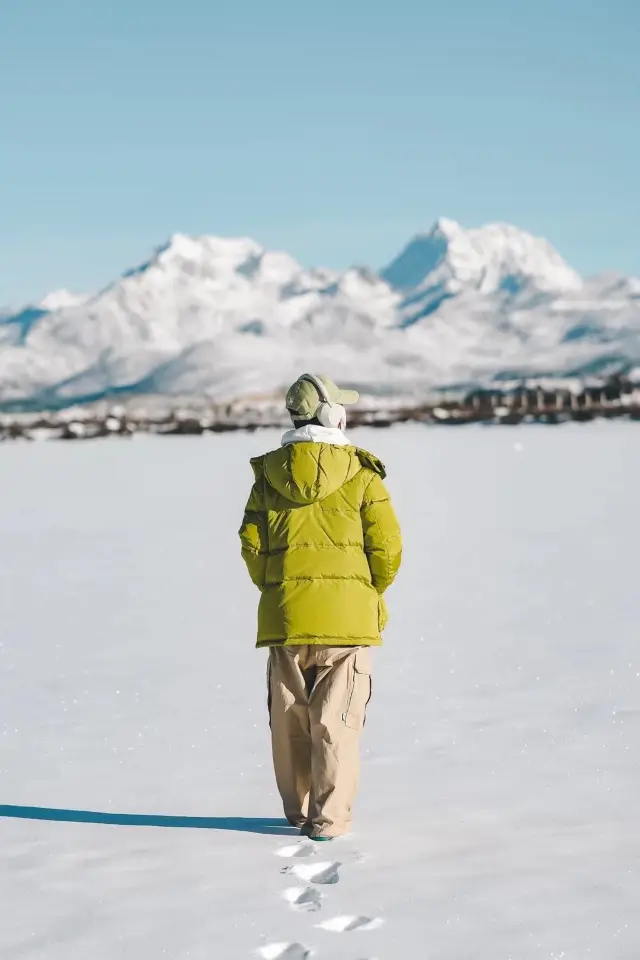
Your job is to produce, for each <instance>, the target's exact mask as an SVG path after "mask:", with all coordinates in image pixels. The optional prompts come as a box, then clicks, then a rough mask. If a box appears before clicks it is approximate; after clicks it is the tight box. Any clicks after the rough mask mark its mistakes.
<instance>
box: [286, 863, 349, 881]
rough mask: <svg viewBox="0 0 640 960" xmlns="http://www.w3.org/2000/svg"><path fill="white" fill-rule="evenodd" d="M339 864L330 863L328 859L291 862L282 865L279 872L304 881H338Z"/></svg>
mask: <svg viewBox="0 0 640 960" xmlns="http://www.w3.org/2000/svg"><path fill="white" fill-rule="evenodd" d="M341 866H342V864H341V863H330V862H329V861H321V862H320V863H293V864H291V865H290V866H288V867H283V868H282V870H281V871H280V873H283V874H289V875H291V876H292V877H296V878H297V879H298V880H304V881H305V883H322V884H327V883H338V882H339V881H340V872H339V871H340V867H341Z"/></svg>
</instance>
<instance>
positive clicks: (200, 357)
mask: <svg viewBox="0 0 640 960" xmlns="http://www.w3.org/2000/svg"><path fill="white" fill-rule="evenodd" d="M638 363H640V280H637V279H634V278H626V277H621V276H611V275H609V276H605V277H601V278H599V279H595V280H588V281H585V280H583V279H582V278H581V277H580V275H579V274H577V273H576V272H575V271H574V270H572V269H571V267H569V266H568V265H567V264H566V263H565V261H564V260H563V259H562V258H561V257H560V256H559V254H558V253H556V251H555V250H554V249H553V248H552V247H551V246H550V245H549V244H548V243H547V242H546V241H545V240H541V239H538V238H535V237H533V236H531V234H528V233H526V232H525V231H522V230H518V229H517V228H515V227H512V226H509V225H506V224H490V225H488V226H484V227H481V228H479V229H475V230H465V229H464V228H463V227H461V226H460V225H459V224H457V223H454V222H453V221H451V220H445V219H441V220H439V221H438V222H437V223H436V224H435V226H434V227H433V229H432V230H431V231H430V232H429V233H427V234H421V235H418V236H416V237H415V238H414V239H413V240H412V241H411V242H410V243H409V244H408V245H407V246H406V247H405V249H404V250H403V251H402V252H401V253H400V255H399V256H398V257H397V258H396V259H395V260H394V261H393V262H392V263H391V264H390V265H389V266H388V267H387V268H386V269H384V270H383V271H381V273H379V274H378V273H374V272H372V271H370V270H367V269H364V268H351V269H349V270H346V271H344V272H339V271H333V270H326V269H305V268H303V267H302V266H301V265H300V264H299V263H297V262H296V261H295V260H294V259H293V258H292V257H290V256H289V255H288V254H286V253H282V252H275V251H269V250H266V249H264V248H263V247H262V246H260V245H259V244H258V243H256V242H255V241H254V240H251V239H246V238H240V239H238V238H235V239H228V238H220V237H188V236H184V235H182V234H176V235H175V236H174V237H172V238H171V240H170V241H169V243H167V244H166V245H165V246H164V247H162V248H160V249H159V250H158V251H157V252H156V253H155V255H154V256H153V257H152V258H151V259H150V260H149V261H148V262H146V263H144V264H142V265H141V266H139V267H137V268H135V269H133V270H131V271H129V272H127V273H126V274H124V275H123V276H122V277H120V278H119V279H118V280H116V281H115V282H114V283H113V284H111V285H110V286H108V287H107V288H106V289H104V290H102V291H101V292H100V293H98V294H96V295H94V296H91V297H78V296H75V295H73V294H69V293H68V292H66V291H58V292H56V293H55V294H51V295H50V296H49V297H47V298H45V300H44V301H42V303H40V304H38V305H37V306H36V307H28V308H25V309H24V310H22V311H20V312H19V313H17V314H13V315H11V316H8V317H7V316H5V317H4V318H0V403H1V404H4V405H5V406H6V405H8V404H10V405H29V406H42V407H46V406H56V407H59V406H64V405H67V404H69V403H72V402H76V401H87V400H90V399H94V398H100V397H103V396H105V395H113V394H117V393H123V392H124V393H127V392H134V393H157V394H173V395H176V394H207V395H210V396H212V397H214V398H217V399H225V400H226V399H232V398H238V397H243V396H257V395H264V394H268V393H271V392H273V391H276V390H279V389H281V388H282V387H283V386H284V385H285V384H286V383H287V381H289V380H290V379H291V378H292V377H293V376H295V375H296V374H297V373H299V372H300V370H302V369H303V368H311V369H319V370H325V371H327V372H330V373H332V374H333V375H334V376H335V377H336V378H342V379H345V380H347V381H349V382H350V383H352V384H354V385H357V386H359V387H360V388H362V389H364V390H365V391H366V392H368V393H369V394H372V393H378V394H393V393H396V394H397V393H402V394H411V395H419V394H420V393H425V392H426V391H427V390H429V389H430V388H432V387H433V386H435V385H446V384H451V383H461V382H465V383H474V382H482V383H485V382H488V381H491V380H492V379H494V378H496V377H499V378H504V377H507V376H517V377H521V376H536V375H568V374H570V375H580V374H581V373H584V374H590V375H598V374H599V373H600V374H605V373H609V372H612V371H614V370H626V369H630V368H631V367H634V366H637V365H638Z"/></svg>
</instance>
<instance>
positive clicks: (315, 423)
mask: <svg viewBox="0 0 640 960" xmlns="http://www.w3.org/2000/svg"><path fill="white" fill-rule="evenodd" d="M291 419H292V420H293V425H294V427H295V428H296V430H299V429H300V427H321V426H322V424H321V423H320V421H319V420H318V418H317V417H313V419H312V420H296V419H295V418H294V416H293V414H292V415H291Z"/></svg>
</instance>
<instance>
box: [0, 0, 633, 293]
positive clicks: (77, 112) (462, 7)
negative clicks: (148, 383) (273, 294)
mask: <svg viewBox="0 0 640 960" xmlns="http://www.w3.org/2000/svg"><path fill="white" fill-rule="evenodd" d="M639 36H640V4H638V3H637V2H636V0H626V2H623V0H609V2H607V3H604V2H595V0H570V2H569V0H535V2H531V0H521V2H519V3H518V2H516V0H501V2H499V0H485V2H483V0H450V2H449V3H447V4H445V3H443V2H440V3H438V4H433V3H430V2H428V0H394V2H390V0H366V2H365V0H323V2H321V3H320V2H318V3H304V2H300V0H245V2H241V0H181V2H180V3H176V2H171V3H170V2H165V0H94V2H89V0H57V2H55V3H53V2H52V0H3V2H2V4H1V5H0V90H1V91H2V94H1V95H0V304H2V303H13V304H18V303H20V302H23V301H27V300H34V299H37V298H39V297H41V296H42V295H43V294H44V293H46V292H47V291H48V290H51V289H55V288H57V287H61V286H66V287H70V288H71V289H75V290H80V291H83V290H92V289H96V288H97V287H99V286H101V285H103V284H105V283H107V282H109V281H110V280H111V279H113V278H114V277H115V276H116V275H117V274H119V273H120V272H121V271H122V270H124V269H126V268H127V267H129V266H132V265H133V264H135V263H137V262H140V261H141V260H143V259H145V257H146V256H147V255H148V253H149V251H150V249H151V248H152V247H154V246H156V245H158V244H160V243H161V242H162V241H163V240H165V239H166V238H167V237H168V236H169V235H170V234H171V233H174V232H176V231H182V232H187V233H218V234H228V235H250V236H253V237H255V238H256V239H257V240H259V241H261V242H263V243H264V244H265V245H267V246H270V247H278V248H283V249H286V250H287V251H288V252H290V253H292V254H293V255H294V256H296V257H297V258H298V259H299V260H301V261H302V262H303V263H305V264H307V265H311V264H323V265H327V266H336V267H341V266H347V265H349V264H351V263H366V264H368V265H371V266H374V267H378V266H381V265H383V264H385V263H386V262H387V261H388V260H390V259H391V258H392V257H393V256H394V255H395V254H396V253H397V252H398V251H399V249H400V247H402V246H403V245H404V243H405V242H406V241H407V240H408V239H409V238H410V236H411V235H413V234H414V233H416V232H418V231H419V230H424V229H427V228H428V227H429V226H430V225H431V223H432V222H433V220H434V219H435V218H436V217H437V216H438V215H446V216H449V217H452V218H454V219H458V220H460V221H461V222H463V223H464V224H466V225H468V226H478V225H480V224H482V223H484V222H487V221H490V220H506V221H509V222H512V223H514V224H516V225H518V226H521V227H524V228H526V229H529V230H531V231H532V232H534V233H537V234H542V235H544V236H546V237H547V238H548V239H549V240H550V241H551V242H552V243H553V244H554V245H555V246H556V247H557V248H558V249H559V250H560V252H561V253H562V254H563V255H564V256H565V257H566V258H567V259H568V260H569V262H570V263H571V264H572V265H573V266H575V267H577V268H578V269H580V270H581V271H583V272H585V273H592V272H596V271H599V270H602V269H620V270H623V271H625V272H627V273H636V274H640V240H639V236H640V234H639V232H638V224H639V223H640V189H639V181H640V173H639V171H640V57H639V56H638V37H639Z"/></svg>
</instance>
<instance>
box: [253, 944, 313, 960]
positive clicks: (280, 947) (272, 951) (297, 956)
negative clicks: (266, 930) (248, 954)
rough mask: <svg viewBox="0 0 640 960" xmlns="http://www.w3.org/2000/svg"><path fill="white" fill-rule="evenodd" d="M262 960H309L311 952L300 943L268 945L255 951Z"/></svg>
mask: <svg viewBox="0 0 640 960" xmlns="http://www.w3.org/2000/svg"><path fill="white" fill-rule="evenodd" d="M256 956H258V957H261V958H262V960H309V957H311V956H313V951H312V950H309V948H308V947H303V945H302V944H301V943H268V944H267V945H266V946H264V947H260V948H259V950H256Z"/></svg>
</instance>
